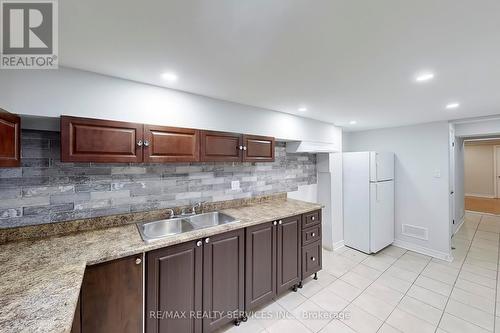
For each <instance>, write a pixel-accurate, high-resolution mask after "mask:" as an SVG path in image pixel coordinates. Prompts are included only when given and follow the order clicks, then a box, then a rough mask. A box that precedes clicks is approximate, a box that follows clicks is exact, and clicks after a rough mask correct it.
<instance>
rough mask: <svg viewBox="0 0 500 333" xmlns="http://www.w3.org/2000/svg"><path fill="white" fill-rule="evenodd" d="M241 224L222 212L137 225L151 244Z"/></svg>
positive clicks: (144, 238)
mask: <svg viewBox="0 0 500 333" xmlns="http://www.w3.org/2000/svg"><path fill="white" fill-rule="evenodd" d="M236 222H239V221H238V220H236V219H235V218H233V217H231V216H229V215H226V214H224V213H221V212H211V213H203V214H197V215H191V216H182V217H176V218H172V219H166V220H160V221H153V222H141V223H137V228H138V229H139V233H140V234H141V237H142V239H143V240H144V241H145V242H151V241H154V240H157V239H162V238H165V237H168V236H172V235H178V234H181V233H184V232H189V231H192V230H198V229H204V228H209V227H213V226H217V225H222V224H228V223H236Z"/></svg>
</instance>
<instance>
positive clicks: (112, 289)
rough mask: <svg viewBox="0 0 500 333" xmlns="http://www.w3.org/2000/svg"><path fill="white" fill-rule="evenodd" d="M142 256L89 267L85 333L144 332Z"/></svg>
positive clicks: (85, 283)
mask: <svg viewBox="0 0 500 333" xmlns="http://www.w3.org/2000/svg"><path fill="white" fill-rule="evenodd" d="M141 257H142V255H141V256H139V257H136V256H132V257H127V258H123V259H118V260H114V261H110V262H106V263H103V264H98V265H94V266H89V267H87V269H86V271H85V275H84V277H83V284H82V291H81V305H80V306H81V321H82V324H81V332H82V333H100V332H102V333H138V332H142V318H143V296H142V290H143V285H142V283H143V281H142V275H143V274H142V262H138V263H136V260H137V259H138V258H139V259H140V258H141Z"/></svg>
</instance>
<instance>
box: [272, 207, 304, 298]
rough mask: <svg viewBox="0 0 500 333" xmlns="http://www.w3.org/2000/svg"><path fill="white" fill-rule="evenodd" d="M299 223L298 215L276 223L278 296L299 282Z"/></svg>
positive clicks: (299, 217)
mask: <svg viewBox="0 0 500 333" xmlns="http://www.w3.org/2000/svg"><path fill="white" fill-rule="evenodd" d="M301 221H302V219H301V215H298V216H292V217H288V218H285V219H283V220H280V221H279V223H278V252H277V257H278V260H277V264H278V269H277V284H278V285H277V292H278V294H281V293H282V292H284V291H286V290H289V289H290V288H291V287H293V286H295V285H297V284H298V283H299V282H300V280H301V275H300V273H301V271H300V266H301V260H300V250H301V247H300V239H301V235H302V233H301Z"/></svg>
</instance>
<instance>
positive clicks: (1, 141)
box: [0, 109, 21, 167]
mask: <svg viewBox="0 0 500 333" xmlns="http://www.w3.org/2000/svg"><path fill="white" fill-rule="evenodd" d="M20 165H21V118H19V117H18V116H16V115H14V114H12V113H9V112H7V111H5V110H2V109H0V167H18V166H20Z"/></svg>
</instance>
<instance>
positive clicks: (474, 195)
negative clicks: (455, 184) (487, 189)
mask: <svg viewBox="0 0 500 333" xmlns="http://www.w3.org/2000/svg"><path fill="white" fill-rule="evenodd" d="M464 196H466V197H476V198H486V199H495V196H494V195H491V194H480V193H465V194H464Z"/></svg>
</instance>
